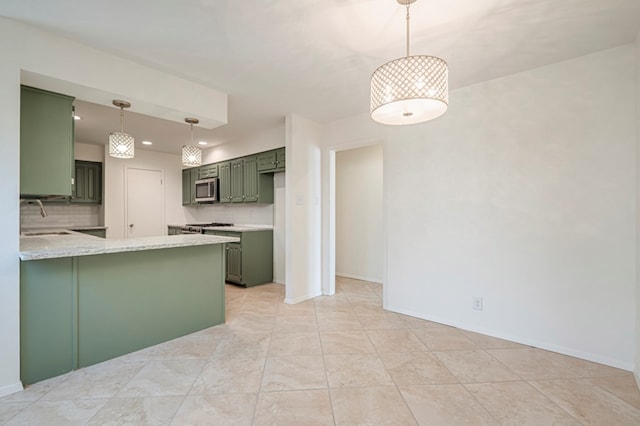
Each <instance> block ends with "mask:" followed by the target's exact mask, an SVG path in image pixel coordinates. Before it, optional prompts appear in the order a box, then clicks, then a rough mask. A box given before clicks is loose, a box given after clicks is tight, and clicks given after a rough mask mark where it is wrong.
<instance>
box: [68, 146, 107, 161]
mask: <svg viewBox="0 0 640 426" xmlns="http://www.w3.org/2000/svg"><path fill="white" fill-rule="evenodd" d="M104 156H105V150H104V145H96V144H89V143H79V142H76V145H75V158H76V160H83V161H97V162H98V163H102V162H104Z"/></svg>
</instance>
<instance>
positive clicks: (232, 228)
mask: <svg viewBox="0 0 640 426" xmlns="http://www.w3.org/2000/svg"><path fill="white" fill-rule="evenodd" d="M167 226H168V227H170V228H181V227H183V226H185V225H173V224H172V225H167ZM202 229H208V230H210V231H229V232H251V231H273V226H270V225H233V226H205V227H203V228H202Z"/></svg>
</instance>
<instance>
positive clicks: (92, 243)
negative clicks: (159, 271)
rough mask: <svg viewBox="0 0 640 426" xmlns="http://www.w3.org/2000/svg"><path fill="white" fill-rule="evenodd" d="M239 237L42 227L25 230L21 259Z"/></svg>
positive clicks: (203, 242) (159, 246)
mask: <svg viewBox="0 0 640 426" xmlns="http://www.w3.org/2000/svg"><path fill="white" fill-rule="evenodd" d="M237 241H239V239H238V238H234V237H222V236H213V235H202V234H194V235H187V234H185V235H172V236H166V235H165V236H158V237H142V238H131V239H127V240H110V239H104V238H98V237H94V236H91V235H86V234H83V233H81V232H75V231H70V230H58V229H49V230H48V229H42V230H38V231H27V232H23V233H22V235H21V236H20V254H19V256H20V260H37V259H54V258H59V257H70V256H88V255H94V254H108V253H121V252H130V251H141V250H156V249H165V248H175V247H188V246H201V245H209V244H222V243H231V242H237Z"/></svg>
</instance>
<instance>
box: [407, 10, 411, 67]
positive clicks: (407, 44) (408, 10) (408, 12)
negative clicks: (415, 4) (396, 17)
mask: <svg viewBox="0 0 640 426" xmlns="http://www.w3.org/2000/svg"><path fill="white" fill-rule="evenodd" d="M410 4H411V3H410V2H407V57H409V56H410V55H409V5H410Z"/></svg>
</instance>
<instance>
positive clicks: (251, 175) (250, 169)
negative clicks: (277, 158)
mask: <svg viewBox="0 0 640 426" xmlns="http://www.w3.org/2000/svg"><path fill="white" fill-rule="evenodd" d="M258 179H259V176H258V159H257V157H255V156H253V157H245V158H244V168H243V188H244V201H245V202H247V203H249V202H253V203H255V202H257V201H258V199H259V195H260V192H259V189H258Z"/></svg>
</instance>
